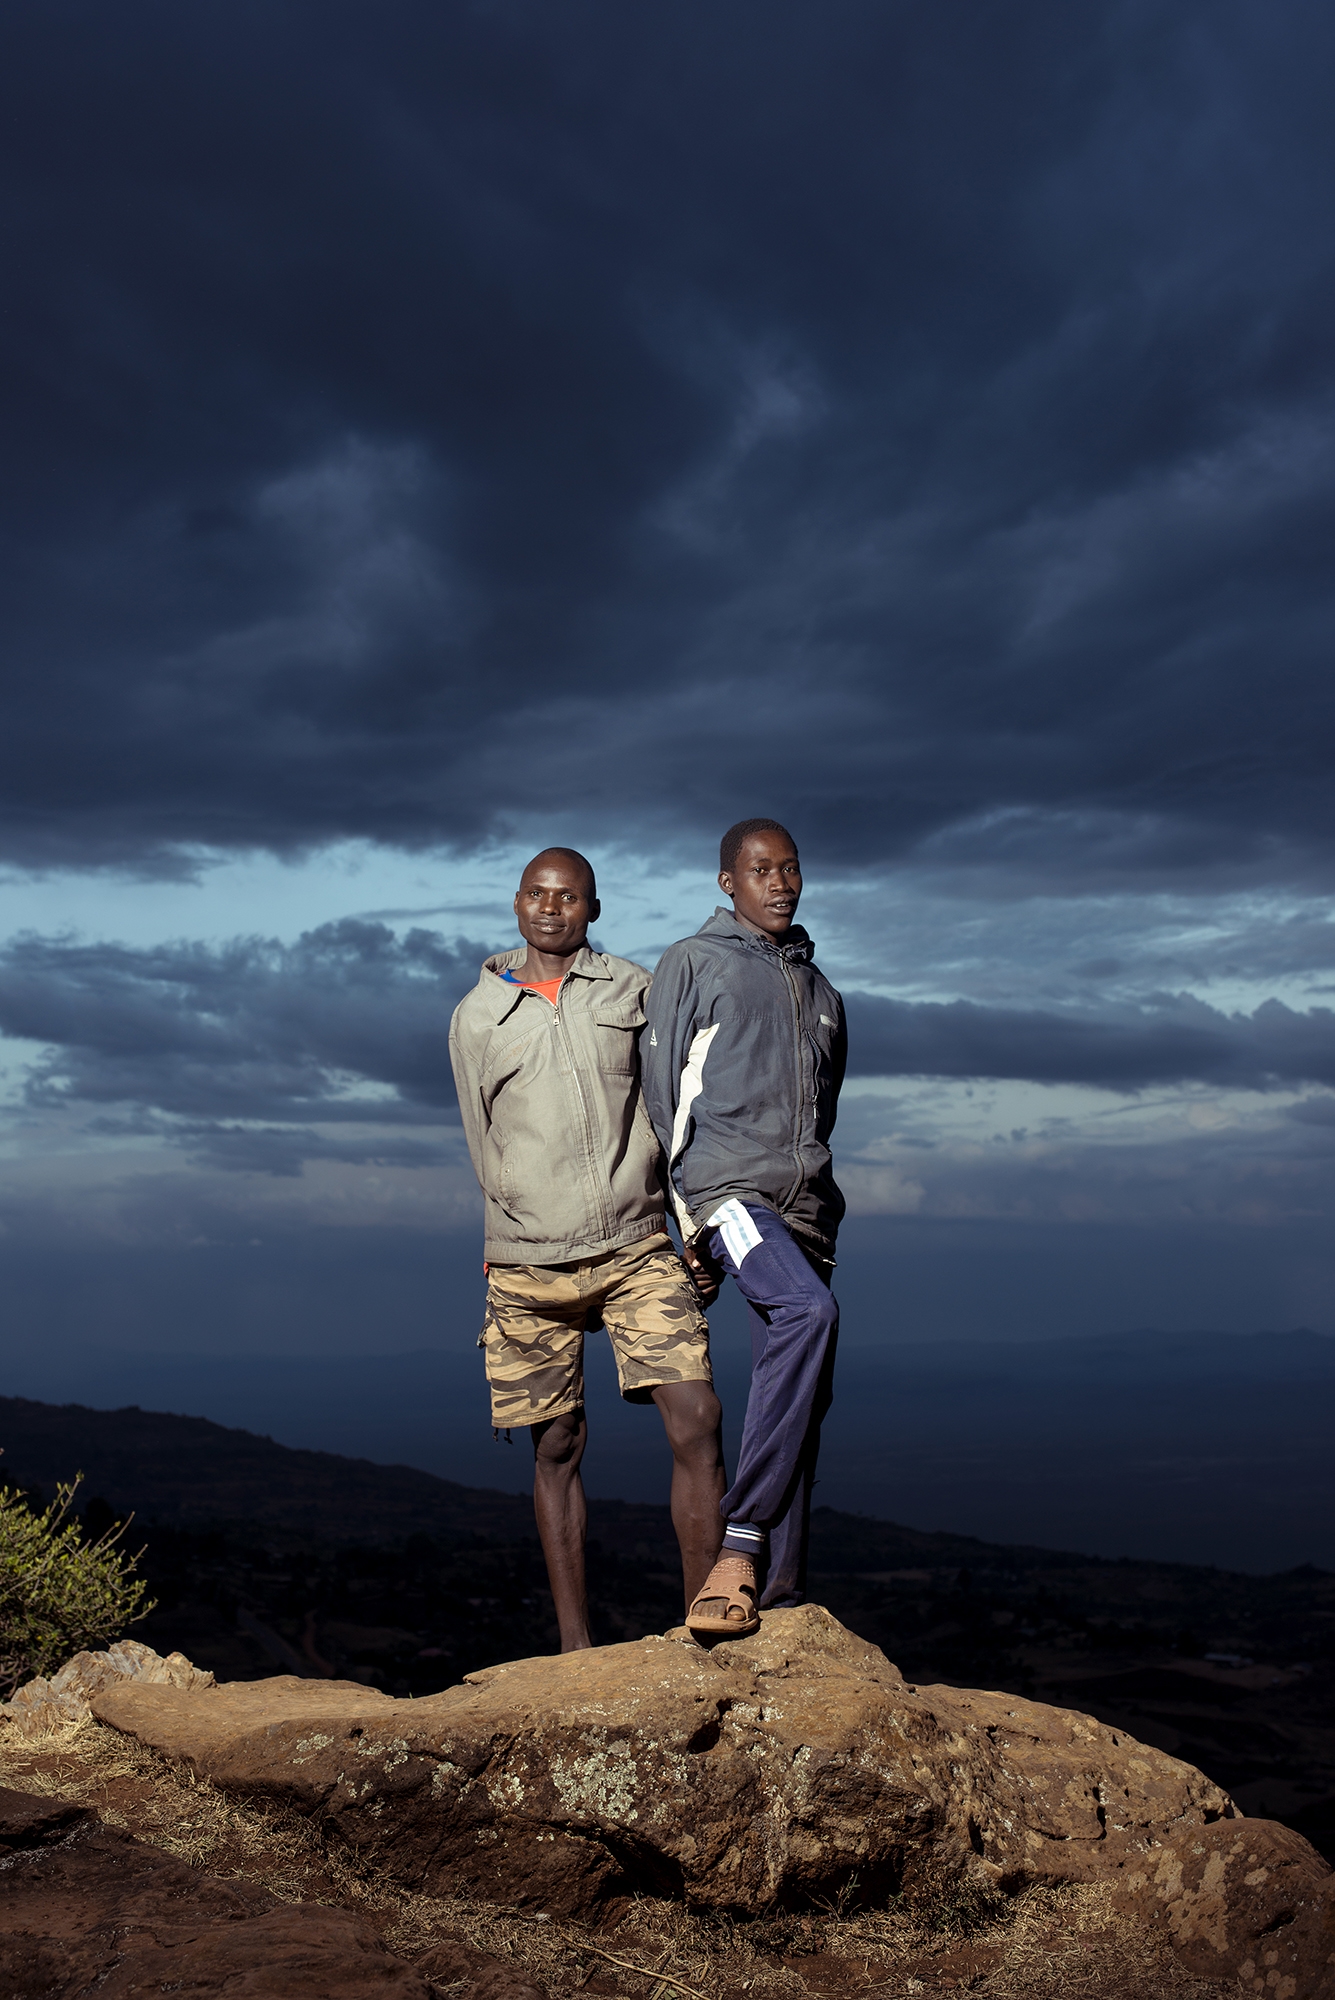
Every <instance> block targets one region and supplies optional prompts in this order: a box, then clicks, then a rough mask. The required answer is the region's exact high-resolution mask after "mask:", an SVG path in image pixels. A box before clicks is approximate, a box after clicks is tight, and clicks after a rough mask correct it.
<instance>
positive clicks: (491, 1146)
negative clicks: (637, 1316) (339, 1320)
mask: <svg viewBox="0 0 1335 2000" xmlns="http://www.w3.org/2000/svg"><path fill="white" fill-rule="evenodd" d="M526 955H527V954H526V952H525V949H524V947H523V946H522V945H521V946H520V947H519V948H518V950H516V951H503V952H501V953H500V954H499V955H498V956H497V957H495V958H489V959H488V960H487V961H486V963H485V965H484V966H483V967H482V971H481V973H480V974H479V977H478V982H477V985H476V986H475V987H474V988H473V990H472V992H471V993H468V994H466V995H465V996H464V998H463V999H462V1000H461V1001H460V1002H459V1005H458V1006H457V1007H456V1008H455V1010H454V1018H453V1020H452V1021H451V1022H450V1062H451V1065H452V1066H453V1069H454V1082H455V1087H456V1089H457V1090H458V1093H459V1109H460V1112H461V1113H462V1116H463V1126H464V1136H465V1137H466V1138H467V1140H468V1151H469V1154H470V1156H471V1158H472V1162H473V1168H474V1171H475V1172H476V1174H477V1177H478V1180H479V1181H480V1183H481V1185H482V1192H483V1194H484V1195H485V1197H486V1242H485V1248H484V1251H483V1254H484V1256H485V1257H486V1259H487V1262H488V1263H489V1264H570V1263H576V1262H578V1261H579V1260H580V1259H582V1258H585V1257H598V1256H601V1255H603V1253H604V1252H605V1251H608V1250H620V1249H624V1248H625V1246H626V1245H627V1244H630V1243H638V1242H639V1241H640V1239H641V1238H642V1237H645V1236H653V1235H656V1234H657V1233H658V1231H660V1230H661V1229H662V1228H663V1227H664V1211H663V1188H662V1183H661V1180H660V1178H659V1165H658V1141H657V1139H656V1138H655V1137H654V1130H653V1126H652V1125H651V1124H650V1122H649V1115H648V1113H647V1111H646V1110H645V1107H644V1099H643V1097H642V1095H641V1093H640V1053H639V1043H640V1035H641V1030H642V1029H643V1027H644V996H645V993H646V992H647V990H648V987H649V980H650V975H649V973H647V972H646V971H645V969H644V967H643V966H642V965H632V964H631V962H630V960H629V959H625V958H610V957H608V956H607V955H606V953H604V952H595V951H590V950H589V949H588V947H587V946H585V948H584V949H583V950H582V951H581V952H580V953H579V955H578V956H577V957H576V959H575V960H574V962H573V964H572V965H571V968H570V970H569V972H567V974H566V976H565V978H564V980H563V981H562V982H561V987H560V990H559V991H558V993H557V996H556V1005H555V1006H554V1007H553V1006H552V1004H551V1002H550V1001H549V1000H546V999H544V998H543V996H542V994H541V993H532V992H530V991H528V990H527V989H526V988H525V987H523V986H515V985H513V984H511V982H510V981H509V980H507V979H502V977H501V974H502V973H503V972H505V971H506V970H507V968H512V969H514V970H516V971H517V970H518V968H519V967H520V966H521V965H522V964H523V963H524V959H525V957H526Z"/></svg>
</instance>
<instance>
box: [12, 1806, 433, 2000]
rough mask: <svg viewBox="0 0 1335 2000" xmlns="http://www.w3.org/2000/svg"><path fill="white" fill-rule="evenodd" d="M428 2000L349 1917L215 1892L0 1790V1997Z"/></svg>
mask: <svg viewBox="0 0 1335 2000" xmlns="http://www.w3.org/2000/svg"><path fill="white" fill-rule="evenodd" d="M164 1992H168V1993H179V1992H187V1993H190V1994H193V1995H196V1996H198V2000H214V1996H218V2000H221V1996H223V1995H224V1994H225V1995H227V1996H228V2000H290V1996H296V1995H301V1994H308V1995H310V1996H311V2000H434V1996H433V1988H432V1986H431V1984H430V1983H429V1982H428V1981H427V1979H425V1978H424V1977H423V1976H422V1974H420V1973H419V1972H417V1971H416V1970H414V1968H413V1967H412V1966H410V1965H408V1964H407V1963H406V1962H405V1961H404V1960H403V1959H400V1958H396V1957H394V1956H393V1954H392V1953H390V1952H389V1951H387V1950H386V1949H385V1947H384V1945H383V1944H381V1942H380V1940H379V1939H378V1938H377V1937H376V1936H375V1934H374V1932H373V1931H371V1930H370V1929H369V1927H368V1926H367V1925H366V1924H365V1923H363V1922H362V1921H361V1920H360V1919H359V1918H357V1917H354V1916H352V1915H350V1914H349V1913H348V1912H347V1911H346V1910H337V1909H328V1908H324V1907H321V1906H319V1905H315V1904H284V1903H280V1902H278V1901H277V1900H276V1899H275V1898H274V1897H273V1896H270V1895H269V1894H267V1893H266V1892H265V1891H264V1890H262V1889H257V1888H255V1887H254V1886H252V1885H250V1884H247V1883H240V1882H224V1881H222V1880H220V1879H219V1878H218V1877H217V1876H215V1875H208V1874H205V1873H203V1872H202V1871H201V1870H199V1869H195V1868H189V1867H187V1866H186V1865H185V1863H184V1862H181V1861H177V1860H176V1859H175V1858H174V1857H173V1856H171V1855H169V1854H164V1853H163V1852H162V1850H161V1849H160V1848H156V1847H149V1846H146V1845H145V1844H144V1843H142V1842H140V1841H137V1840H133V1839H131V1838H130V1837H129V1836H128V1835H127V1834H123V1833H117V1832H114V1831H113V1830H112V1829H111V1828H109V1827H104V1826H102V1825H101V1824H100V1823H99V1822H98V1820H97V1818H96V1816H95V1815H94V1814H92V1813H90V1812H89V1811H88V1810H87V1809H86V1808H84V1807H80V1806H70V1805H69V1804H67V1803H66V1802H64V1801H62V1800H53V1799H47V1798H39V1797H35V1796H33V1795H30V1794H28V1793H24V1792H14V1791H9V1790H7V1789H0V1994H4V1995H6V1996H13V1997H14V2000H20V1996H21V2000H79V1996H82V1995H85V1994H90V1995H91V1994H93V1993H96V1994H97V1995H98V2000H129V1996H130V1995H132V1994H146V1993H164Z"/></svg>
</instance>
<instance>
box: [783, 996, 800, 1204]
mask: <svg viewBox="0 0 1335 2000" xmlns="http://www.w3.org/2000/svg"><path fill="white" fill-rule="evenodd" d="M779 964H780V965H781V966H782V967H783V976H784V978H785V979H786V980H787V981H788V993H789V997H790V999H791V1000H792V1003H793V1059H794V1061H795V1062H796V1064H797V1096H796V1106H797V1118H796V1121H795V1124H794V1127H793V1164H794V1166H795V1167H796V1168H797V1179H796V1180H795V1181H794V1182H793V1191H792V1193H791V1194H790V1196H789V1197H788V1199H789V1200H790V1201H795V1200H796V1199H797V1197H798V1195H799V1194H800V1193H801V1191H802V1182H803V1180H804V1178H805V1175H804V1174H803V1171H802V1147H801V1141H802V1103H803V1098H804V1095H805V1093H804V1092H803V1089H802V1036H803V1034H804V1032H805V1030H804V1029H803V1027H802V1000H801V996H800V994H799V993H798V990H797V981H796V980H795V979H794V978H793V975H792V972H791V970H790V969H789V965H788V961H787V959H786V958H780V960H779Z"/></svg>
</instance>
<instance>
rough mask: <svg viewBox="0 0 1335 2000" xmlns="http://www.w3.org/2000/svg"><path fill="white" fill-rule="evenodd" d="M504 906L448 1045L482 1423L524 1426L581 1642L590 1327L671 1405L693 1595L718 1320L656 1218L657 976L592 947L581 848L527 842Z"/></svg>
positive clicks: (566, 1603)
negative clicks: (496, 945)
mask: <svg viewBox="0 0 1335 2000" xmlns="http://www.w3.org/2000/svg"><path fill="white" fill-rule="evenodd" d="M514 907H515V916H516V917H517V919H518V922H519V932H520V935H521V937H522V938H523V939H524V946H523V948H521V949H519V950H517V951H508V952H501V953H500V954H499V956H497V957H495V958H489V959H488V960H487V961H486V963H485V965H484V966H483V967H482V971H481V974H480V976H479V979H478V983H477V985H476V986H475V987H474V988H473V990H472V992H471V993H469V994H468V995H467V996H466V997H465V998H464V999H463V1000H462V1001H461V1002H460V1003H459V1006H458V1007H457V1008H456V1009H455V1013H454V1018H453V1020H452V1021H451V1023H450V1061H451V1063H452V1065H453V1069H454V1080H455V1085H456V1087H457V1089H458V1093H459V1108H460V1111H461V1113H462V1117H463V1126H464V1134H465V1136H466V1138H467V1140H468V1151H469V1154H470V1156H471V1158H472V1162H473V1167H474V1170H475V1171H476V1174H477V1177H478V1180H479V1182H480V1183H481V1186H482V1192H483V1195H484V1196H485V1198H486V1241H485V1252H484V1254H485V1257H486V1260H487V1311H486V1319H485V1322H484V1325H483V1329H482V1336H481V1340H480V1341H479V1345H480V1346H481V1347H482V1348H483V1349H484V1351H485V1354H486V1365H487V1379H488V1382H489V1384H490V1387H491V1415H492V1422H493V1424H494V1425H495V1426H496V1427H497V1429H506V1430H508V1429H512V1428H515V1427H519V1426H522V1427H524V1428H526V1429H528V1430H529V1432H530V1433H531V1435H532V1438H533V1451H534V1482H533V1496H534V1510H535V1512H536V1515H537V1521H538V1532H539V1534H540V1536H541V1538H542V1547H543V1554H544V1555H545V1557H546V1559H547V1574H548V1577H549V1579H550V1582H551V1587H552V1597H553V1600H554V1602H555V1605H556V1614H557V1623H558V1626H559V1628H560V1634H561V1650H562V1652H563V1653H569V1652H574V1651H577V1650H579V1649H580V1648H582V1647H585V1646H588V1645H590V1644H591V1643H592V1641H591V1640H590V1637H589V1623H588V1599H587V1594H586V1591H585V1582H584V1537H585V1529H586V1525H587V1520H588V1513H587V1508H586V1505H585V1499H584V1487H583V1483H582V1481H581V1479H580V1473H579V1467H580V1460H581V1459H582V1458H583V1456H584V1446H585V1441H586V1437H587V1430H586V1425H585V1418H584V1373H583V1353H584V1334H585V1331H586V1329H588V1328H590V1327H597V1326H598V1325H599V1324H600V1323H601V1324H603V1325H605V1326H606V1328H607V1331H608V1334H609V1336H610V1338H611V1342H612V1348H613V1352H614V1354H615V1356H616V1364H617V1374H618V1377H619V1380H620V1383H621V1393H622V1395H623V1396H624V1397H625V1398H626V1400H627V1401H628V1402H633V1403H647V1402H651V1401H652V1402H654V1403H656V1404H657V1405H658V1408H659V1411H660V1413H661V1414H662V1418H663V1423H664V1425H665V1427H666V1430H667V1435H668V1442H669V1443H670V1445H671V1447H672V1460H673V1469H672V1494H671V1500H672V1521H673V1526H674V1527H675V1528H676V1531H677V1540H678V1542H679V1544H680V1547H681V1557H682V1571H683V1577H684V1581H685V1586H686V1601H687V1603H688V1604H689V1603H690V1602H691V1600H692V1599H693V1598H694V1597H695V1596H696V1595H698V1593H699V1591H700V1588H701V1586H702V1585H703V1583H704V1581H705V1578H706V1577H707V1575H708V1574H709V1571H710V1567H711V1565H712V1563H713V1561H714V1557H715V1555H716V1553H717V1551H718V1547H719V1541H720V1537H721V1534H722V1526H723V1524H722V1520H721V1517H720V1515H719V1501H720V1498H721V1496H722V1493H723V1488H724V1485H725V1479H724V1473H723V1450H722V1443H721V1439H720V1411H719V1405H718V1398H717V1397H716V1396H715V1394H714V1390H713V1386H712V1381H711V1375H710V1366H709V1328H708V1324H707V1323H706V1320H705V1317H704V1314H703V1312H702V1311H701V1309H700V1295H699V1293H698V1292H697V1289H696V1286H695V1284H694V1283H693V1282H692V1280H691V1278H690V1276H689V1275H688V1274H687V1271H686V1269H685V1267H684V1266H683V1264H682V1262H681V1259H680V1258H679V1257H678V1255H677V1253H676V1251H675V1250H674V1249H673V1247H672V1242H671V1239H670V1238H669V1237H668V1235H667V1232H666V1228H665V1215H664V1204H663V1188H662V1179H661V1174H660V1167H659V1151H658V1140H657V1138H656V1137H655V1135H654V1129H653V1126H652V1124H651V1123H650V1120H649V1116H648V1113H647V1112H646V1110H645V1107H644V1100H643V1098H642V1096H641V1092H640V1036H641V1031H642V1029H643V1027H644V1021H645V1015H644V999H645V994H646V992H647V991H648V988H649V983H650V975H649V974H648V973H647V972H646V971H645V969H644V967H643V966H640V965H633V964H631V963H630V961H629V960H627V959H624V958H612V957H610V956H608V954H607V953H605V952H595V951H590V949H589V946H588V930H589V925H590V924H591V923H596V922H597V920H598V916H599V903H598V898H597V893H596V886H595V883H594V879H593V870H592V868H591V867H590V866H589V864H588V862H587V861H586V860H585V859H584V856H583V855H582V854H576V853H575V852H574V851H573V850H572V849H570V848H566V847H551V848H547V849H546V850H545V851H544V852H543V853H542V854H539V855H536V856H535V857H534V859H533V860H532V861H530V862H529V864H528V867H527V868H526V869H525V870H524V874H523V878H522V880H521V882H520V884H519V891H518V894H517V895H516V896H515V904H514Z"/></svg>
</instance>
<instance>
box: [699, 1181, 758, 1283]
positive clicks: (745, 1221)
mask: <svg viewBox="0 0 1335 2000" xmlns="http://www.w3.org/2000/svg"><path fill="white" fill-rule="evenodd" d="M705 1228H706V1229H717V1230H718V1231H719V1232H720V1233H721V1234H722V1237H723V1241H724V1242H725V1243H726V1244H727V1246H728V1255H729V1256H730V1257H731V1258H732V1261H733V1263H734V1264H735V1265H736V1266H737V1269H738V1270H739V1271H740V1270H741V1268H742V1265H743V1264H744V1263H745V1262H746V1259H747V1258H748V1257H749V1256H750V1254H751V1252H752V1251H753V1250H754V1249H755V1247H756V1245H757V1243H763V1242H764V1240H765V1239H764V1237H763V1236H762V1235H761V1233H760V1231H759V1230H758V1229H757V1228H756V1225H755V1223H754V1222H753V1221H752V1219H751V1217H750V1216H749V1215H748V1214H747V1212H746V1210H745V1208H744V1207H743V1206H742V1204H741V1202H740V1201H738V1200H736V1198H735V1197H734V1198H733V1199H732V1200H730V1201H725V1202H723V1203H722V1205H721V1206H720V1207H718V1208H716V1209H715V1210H714V1213H713V1214H712V1215H711V1216H710V1218H709V1220H708V1222H707V1223H706V1224H705Z"/></svg>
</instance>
